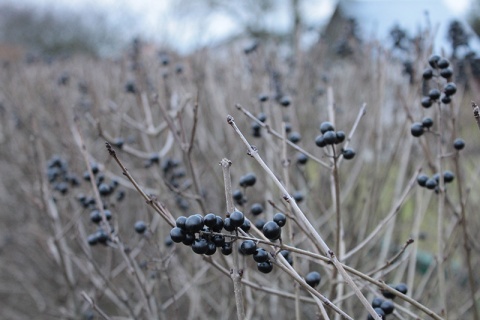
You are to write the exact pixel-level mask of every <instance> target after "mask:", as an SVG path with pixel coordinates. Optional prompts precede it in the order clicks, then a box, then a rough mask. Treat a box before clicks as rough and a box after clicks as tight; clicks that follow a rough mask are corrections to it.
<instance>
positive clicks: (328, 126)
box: [320, 121, 335, 134]
mask: <svg viewBox="0 0 480 320" xmlns="http://www.w3.org/2000/svg"><path fill="white" fill-rule="evenodd" d="M328 131H335V127H334V126H333V124H332V123H331V122H329V121H325V122H322V123H321V124H320V132H321V133H322V134H325V132H328Z"/></svg>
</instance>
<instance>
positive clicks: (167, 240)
mask: <svg viewBox="0 0 480 320" xmlns="http://www.w3.org/2000/svg"><path fill="white" fill-rule="evenodd" d="M163 243H164V244H165V247H171V246H172V245H173V244H174V242H173V240H172V238H170V236H169V235H168V236H166V237H165V240H164V241H163Z"/></svg>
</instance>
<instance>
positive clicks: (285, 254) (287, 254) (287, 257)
mask: <svg viewBox="0 0 480 320" xmlns="http://www.w3.org/2000/svg"><path fill="white" fill-rule="evenodd" d="M280 254H281V255H282V256H283V257H284V258H285V260H287V262H288V263H289V264H290V265H291V266H293V259H292V255H291V254H290V251H288V250H282V251H280Z"/></svg>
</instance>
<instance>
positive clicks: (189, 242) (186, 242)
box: [182, 233, 195, 246]
mask: <svg viewBox="0 0 480 320" xmlns="http://www.w3.org/2000/svg"><path fill="white" fill-rule="evenodd" d="M194 241H195V235H194V234H193V233H185V239H183V241H182V243H183V244H184V245H186V246H191V245H192V244H193V242H194Z"/></svg>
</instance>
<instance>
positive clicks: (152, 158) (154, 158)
mask: <svg viewBox="0 0 480 320" xmlns="http://www.w3.org/2000/svg"><path fill="white" fill-rule="evenodd" d="M148 160H150V162H151V163H159V162H160V155H159V154H158V153H156V152H154V153H152V154H151V155H150V158H149V159H148Z"/></svg>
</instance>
